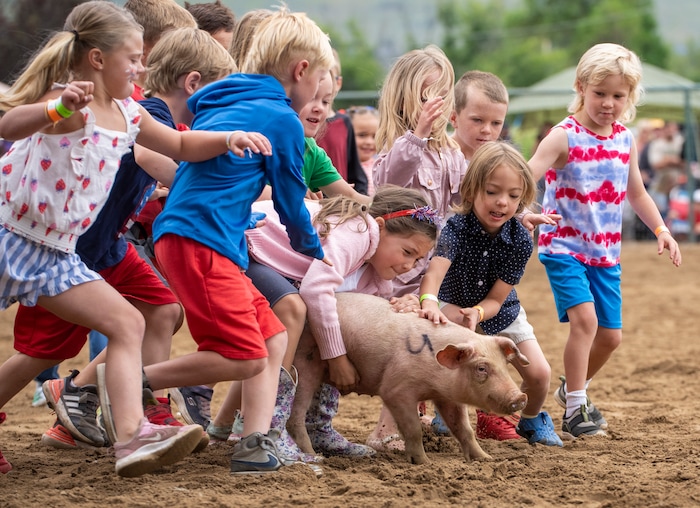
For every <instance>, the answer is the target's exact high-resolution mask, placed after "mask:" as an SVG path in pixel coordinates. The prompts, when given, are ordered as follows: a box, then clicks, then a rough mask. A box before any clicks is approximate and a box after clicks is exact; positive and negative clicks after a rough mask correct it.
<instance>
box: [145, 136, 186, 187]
mask: <svg viewBox="0 0 700 508" xmlns="http://www.w3.org/2000/svg"><path fill="white" fill-rule="evenodd" d="M134 159H135V160H136V164H138V165H139V167H140V168H141V169H143V170H144V171H145V172H146V173H148V174H149V175H150V176H151V177H152V178H154V179H155V180H158V181H159V182H161V183H162V184H163V185H165V186H166V187H170V186H171V185H172V184H173V180H174V179H175V171H177V166H178V164H177V162H175V161H174V160H172V159H171V158H170V157H166V156H165V155H163V154H160V153H158V152H154V151H153V150H149V149H148V148H144V147H142V146H141V145H134Z"/></svg>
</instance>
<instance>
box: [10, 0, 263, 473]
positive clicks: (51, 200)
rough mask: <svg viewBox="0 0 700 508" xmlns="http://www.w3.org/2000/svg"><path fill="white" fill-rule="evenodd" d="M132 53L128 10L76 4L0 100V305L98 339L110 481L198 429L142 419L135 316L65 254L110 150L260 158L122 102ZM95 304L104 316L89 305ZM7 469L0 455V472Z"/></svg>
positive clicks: (137, 46) (245, 143)
mask: <svg viewBox="0 0 700 508" xmlns="http://www.w3.org/2000/svg"><path fill="white" fill-rule="evenodd" d="M142 54H143V34H142V27H141V26H140V25H139V24H138V23H136V21H135V20H134V19H133V17H132V15H131V14H130V13H129V12H128V11H126V10H124V9H123V8H121V7H118V6H116V5H115V4H113V3H111V2H104V1H91V2H86V3H83V4H80V5H78V6H77V7H75V8H74V9H73V11H72V12H71V13H70V14H69V16H68V18H67V19H66V22H65V25H64V29H63V31H61V32H58V33H56V34H54V35H53V36H52V37H51V38H50V39H49V40H48V41H47V42H46V44H45V45H44V46H43V47H42V48H41V49H40V50H39V51H38V52H37V54H36V55H35V56H34V58H33V59H32V60H31V61H30V62H29V63H28V65H27V67H26V69H25V70H24V72H23V73H22V74H21V75H20V76H19V78H18V79H17V81H16V82H15V83H14V84H13V85H12V87H11V88H10V89H9V90H8V91H7V92H6V93H5V94H4V95H0V109H2V110H4V111H5V114H4V115H3V117H2V118H1V119H0V137H2V138H3V139H6V140H8V141H12V142H13V145H12V147H11V148H10V150H9V151H8V152H7V153H6V154H5V155H4V156H3V157H2V159H0V168H1V171H0V226H2V227H0V308H3V309H4V308H7V307H9V306H10V305H11V304H13V303H14V302H17V301H19V302H22V303H23V304H25V305H28V306H33V305H41V306H42V307H44V308H46V309H47V310H49V311H51V312H53V313H54V314H56V315H57V316H59V317H61V318H63V319H65V320H67V321H70V322H73V323H76V324H79V325H82V326H85V327H87V328H90V329H94V330H98V331H100V332H101V333H103V334H105V335H106V336H107V337H109V349H108V353H107V361H106V387H107V389H108V391H109V393H110V395H111V406H112V410H113V413H114V417H115V422H114V423H115V425H116V431H117V435H118V439H117V442H116V443H115V444H114V450H115V455H116V458H117V460H116V471H117V473H118V474H120V475H122V476H137V475H141V474H144V473H148V472H151V471H153V470H155V469H158V468H159V467H161V466H163V465H166V464H172V463H174V462H177V461H179V460H180V459H182V458H184V457H185V456H186V455H188V454H189V453H190V452H191V451H192V450H193V449H194V447H195V446H196V445H197V444H198V443H199V441H200V438H201V428H200V427H199V426H196V425H195V426H186V427H165V426H157V425H152V424H150V423H149V422H148V421H147V420H145V419H144V415H143V408H142V404H141V356H140V355H141V340H142V338H143V333H144V319H143V316H142V315H141V314H140V312H139V311H138V310H137V309H136V307H134V306H132V305H131V304H129V303H128V302H127V300H125V299H124V298H123V297H122V296H121V295H120V294H119V293H118V292H117V291H116V290H115V289H114V288H112V287H111V286H110V285H109V284H107V283H106V282H105V281H104V280H103V279H102V278H101V277H100V276H99V275H98V274H97V273H95V272H93V271H92V270H89V269H88V268H87V266H85V264H84V263H83V262H82V261H81V260H80V257H79V256H78V255H77V254H76V253H75V244H76V242H77V239H78V237H79V236H80V234H82V233H83V232H84V231H85V230H87V229H88V228H89V227H90V225H91V224H92V223H93V222H94V220H95V218H96V216H97V214H98V213H99V212H100V210H101V209H102V206H103V205H104V203H105V201H106V200H107V197H108V194H109V191H110V188H111V186H112V182H113V181H114V177H115V175H116V172H117V171H118V169H119V165H120V163H121V157H122V155H124V154H125V153H126V152H127V151H129V149H130V147H131V145H132V144H133V143H135V142H138V143H139V144H141V145H143V146H145V147H146V148H149V149H151V150H154V151H158V152H161V153H163V154H164V155H167V156H168V157H170V158H172V159H176V160H187V161H201V160H208V159H210V158H212V157H215V156H218V155H220V154H224V153H227V152H228V151H231V152H233V154H235V155H236V156H243V155H244V150H245V149H250V150H252V151H253V152H255V153H262V154H264V155H268V154H270V153H271V151H270V145H269V141H268V140H267V138H265V137H264V136H262V135H261V134H257V133H245V132H242V131H234V132H205V131H188V132H178V131H176V130H174V129H170V128H168V127H167V126H165V125H163V124H161V123H160V122H158V121H156V120H155V119H153V117H151V115H150V114H149V113H148V112H146V111H145V110H144V109H143V108H142V107H141V106H139V105H138V104H137V103H136V102H134V101H133V100H131V99H130V95H131V93H132V92H133V87H134V85H133V81H134V80H135V79H137V78H138V75H139V74H140V73H141V72H143V67H142V65H141V57H142ZM96 305H99V306H100V308H103V309H109V312H95V308H96ZM25 359H26V357H25V356H24V355H23V354H22V353H17V354H15V355H14V356H13V357H11V358H10V359H9V360H7V362H5V364H3V365H2V366H0V408H1V407H2V406H3V405H4V404H5V403H6V402H7V401H9V400H10V399H11V398H12V397H13V396H14V395H15V394H16V393H17V392H19V391H20V390H21V389H22V388H23V387H24V386H25V385H26V384H27V383H28V382H29V381H31V376H32V374H31V371H28V378H27V379H24V378H23V377H21V376H20V377H18V376H16V375H14V376H9V375H6V374H5V373H6V372H8V371H10V370H13V371H16V370H17V368H18V365H19V366H21V365H22V362H23V361H25ZM10 366H11V367H12V368H10ZM4 416H5V415H4V413H0V421H2V420H3V419H4ZM154 442H158V446H153V443H154ZM149 444H150V445H151V446H150V447H149V446H147V445H149ZM11 468H12V466H11V465H10V464H9V462H8V461H7V460H6V459H4V458H3V457H2V454H0V472H3V473H6V472H8V471H9V470H10V469H11Z"/></svg>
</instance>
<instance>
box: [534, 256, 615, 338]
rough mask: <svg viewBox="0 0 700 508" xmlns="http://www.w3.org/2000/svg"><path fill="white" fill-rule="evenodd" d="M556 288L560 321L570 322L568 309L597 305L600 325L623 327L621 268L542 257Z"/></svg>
mask: <svg viewBox="0 0 700 508" xmlns="http://www.w3.org/2000/svg"><path fill="white" fill-rule="evenodd" d="M539 259H540V262H541V263H542V264H543V265H544V267H545V270H546V271H547V277H548V278H549V285H550V286H551V287H552V294H553V295H554V303H555V304H556V306H557V313H558V314H559V321H560V322H562V323H566V322H568V321H569V317H568V315H567V313H566V311H567V310H568V309H570V308H571V307H574V306H576V305H579V304H581V303H586V302H593V305H594V306H595V312H596V315H597V316H598V325H599V326H602V327H603V328H612V329H620V328H622V292H621V290H620V276H621V274H622V268H621V266H620V265H619V264H618V265H615V266H609V267H608V266H606V267H599V266H589V265H586V264H584V263H581V262H580V261H579V260H577V259H576V258H574V257H573V256H569V255H566V254H540V255H539Z"/></svg>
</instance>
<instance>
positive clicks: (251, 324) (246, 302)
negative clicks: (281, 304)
mask: <svg viewBox="0 0 700 508" xmlns="http://www.w3.org/2000/svg"><path fill="white" fill-rule="evenodd" d="M155 251H156V258H157V259H158V264H159V266H160V267H161V268H162V269H163V270H162V272H161V273H162V274H163V276H164V277H165V279H166V280H167V281H168V284H170V287H171V288H172V290H173V291H174V292H175V294H176V295H178V296H179V297H180V301H181V302H182V305H183V307H185V316H186V317H187V325H188V326H189V329H190V333H191V334H192V338H193V339H194V340H195V342H197V344H198V346H199V347H198V350H199V351H214V352H216V353H218V354H220V355H221V356H223V357H225V358H231V359H234V360H252V359H257V358H266V357H267V347H265V340H267V339H269V338H270V337H272V336H273V335H276V334H278V333H281V332H283V331H285V328H284V325H283V324H282V323H281V321H280V320H279V319H278V318H277V316H275V314H274V312H272V309H270V304H269V303H268V302H267V299H265V297H264V296H263V295H262V294H261V293H260V291H258V290H257V288H256V287H255V286H253V283H252V282H251V280H250V279H249V278H248V277H246V275H245V273H244V272H243V271H241V268H240V267H239V266H238V265H236V264H235V263H234V262H233V261H231V260H230V259H228V258H227V257H225V256H222V255H221V254H219V253H217V252H216V251H214V250H212V249H210V248H209V247H207V246H206V245H203V244H201V243H199V242H196V241H194V240H191V239H189V238H183V237H181V236H177V235H172V234H169V235H164V236H163V237H161V238H160V239H158V241H157V242H156V245H155Z"/></svg>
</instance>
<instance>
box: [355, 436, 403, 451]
mask: <svg viewBox="0 0 700 508" xmlns="http://www.w3.org/2000/svg"><path fill="white" fill-rule="evenodd" d="M365 444H366V445H367V446H371V447H372V448H374V449H375V450H377V451H378V452H402V451H404V450H405V449H406V443H405V442H404V440H403V439H401V436H400V435H399V434H392V435H390V436H386V437H385V438H375V439H371V438H370V439H367V442H366V443H365Z"/></svg>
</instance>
